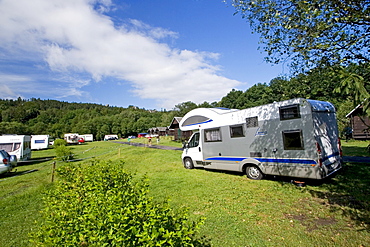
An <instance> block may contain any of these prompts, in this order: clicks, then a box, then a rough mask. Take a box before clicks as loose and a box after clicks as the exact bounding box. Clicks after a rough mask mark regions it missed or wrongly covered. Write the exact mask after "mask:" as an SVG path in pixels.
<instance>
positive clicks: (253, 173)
mask: <svg viewBox="0 0 370 247" xmlns="http://www.w3.org/2000/svg"><path fill="white" fill-rule="evenodd" d="M245 173H246V175H247V177H248V178H250V179H254V180H260V179H262V178H263V173H262V172H261V171H260V169H258V167H256V166H248V167H247V168H246V169H245Z"/></svg>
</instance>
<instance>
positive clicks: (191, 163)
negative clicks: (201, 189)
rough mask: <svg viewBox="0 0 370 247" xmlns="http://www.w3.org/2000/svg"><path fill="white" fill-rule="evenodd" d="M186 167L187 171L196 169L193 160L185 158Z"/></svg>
mask: <svg viewBox="0 0 370 247" xmlns="http://www.w3.org/2000/svg"><path fill="white" fill-rule="evenodd" d="M184 167H185V168H186V169H193V168H194V164H193V161H192V160H191V158H185V159H184Z"/></svg>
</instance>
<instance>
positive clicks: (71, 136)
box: [64, 133, 79, 144]
mask: <svg viewBox="0 0 370 247" xmlns="http://www.w3.org/2000/svg"><path fill="white" fill-rule="evenodd" d="M78 139H79V136H78V133H68V134H64V140H65V141H66V142H67V143H68V144H78Z"/></svg>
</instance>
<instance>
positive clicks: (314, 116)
mask: <svg viewBox="0 0 370 247" xmlns="http://www.w3.org/2000/svg"><path fill="white" fill-rule="evenodd" d="M180 129H181V130H182V131H187V130H196V132H195V133H194V134H193V135H192V136H191V137H190V139H189V142H188V143H187V144H186V145H185V148H184V150H183V153H182V160H183V164H184V166H185V168H188V169H190V168H194V167H204V168H209V169H219V170H229V171H238V172H244V173H246V175H247V177H248V178H251V179H262V178H263V176H264V175H279V176H289V177H296V178H307V179H323V178H325V177H328V176H330V175H332V174H334V173H335V172H337V171H338V170H340V169H341V167H342V159H341V147H340V140H339V138H338V127H337V122H336V117H335V108H334V106H333V105H332V104H331V103H329V102H323V101H316V100H309V99H301V98H297V99H291V100H286V101H282V102H275V103H272V104H268V105H263V106H258V107H253V108H248V109H244V110H236V109H223V108H198V109H194V110H192V111H190V112H189V113H187V114H186V115H185V116H184V117H183V118H182V120H181V122H180Z"/></svg>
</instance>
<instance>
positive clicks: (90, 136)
mask: <svg viewBox="0 0 370 247" xmlns="http://www.w3.org/2000/svg"><path fill="white" fill-rule="evenodd" d="M79 138H83V139H84V141H85V142H92V141H94V136H93V134H83V135H79Z"/></svg>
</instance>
